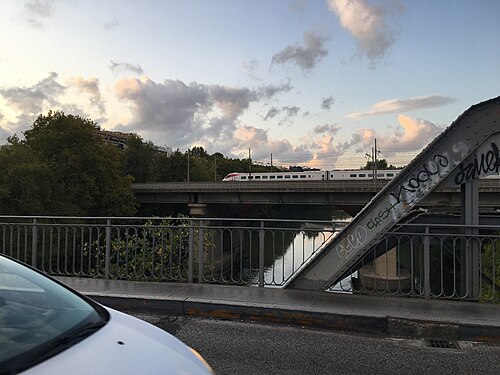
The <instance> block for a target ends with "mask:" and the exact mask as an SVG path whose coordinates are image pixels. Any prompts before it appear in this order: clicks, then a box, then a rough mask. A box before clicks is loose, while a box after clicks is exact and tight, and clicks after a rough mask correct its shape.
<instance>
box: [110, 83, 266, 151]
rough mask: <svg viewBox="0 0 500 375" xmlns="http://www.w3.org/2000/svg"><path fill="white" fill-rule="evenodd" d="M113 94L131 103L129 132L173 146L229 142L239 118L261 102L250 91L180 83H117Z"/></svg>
mask: <svg viewBox="0 0 500 375" xmlns="http://www.w3.org/2000/svg"><path fill="white" fill-rule="evenodd" d="M115 93H116V95H117V97H118V98H119V99H121V100H124V101H127V102H130V103H131V108H132V114H133V120H132V121H131V122H130V123H129V124H128V127H129V128H132V129H133V130H141V131H143V130H146V131H149V132H151V133H154V134H156V135H157V136H161V137H162V138H163V139H164V141H165V142H168V143H169V144H172V145H177V146H184V145H188V144H189V143H190V142H193V141H198V140H204V141H207V142H212V141H228V140H230V139H231V137H232V136H233V133H234V131H235V129H236V127H237V120H238V119H239V117H240V116H241V115H242V114H243V112H244V111H245V110H247V109H248V107H249V106H250V103H252V102H256V101H258V100H260V99H261V98H262V97H260V96H259V91H257V90H253V89H250V88H233V87H226V86H221V85H204V84H201V83H196V82H193V83H190V84H189V85H187V84H185V83H184V82H182V81H180V80H165V81H164V82H162V83H156V82H154V81H152V80H151V79H148V78H142V79H123V80H120V81H118V82H117V84H116V85H115Z"/></svg>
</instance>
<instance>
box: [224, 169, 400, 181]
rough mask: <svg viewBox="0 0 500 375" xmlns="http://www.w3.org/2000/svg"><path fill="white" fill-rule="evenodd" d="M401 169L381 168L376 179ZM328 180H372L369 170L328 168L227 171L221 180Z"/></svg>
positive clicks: (384, 178)
mask: <svg viewBox="0 0 500 375" xmlns="http://www.w3.org/2000/svg"><path fill="white" fill-rule="evenodd" d="M400 172H401V169H383V170H379V171H377V179H379V180H391V179H393V178H394V177H395V176H396V175H397V174H398V173H400ZM285 180H286V181H308V180H309V181H325V180H327V181H330V180H336V181H338V180H373V171H371V170H360V169H357V170H330V171H326V170H325V171H305V172H265V173H239V172H233V173H229V174H228V175H227V176H226V177H224V178H223V179H222V181H285Z"/></svg>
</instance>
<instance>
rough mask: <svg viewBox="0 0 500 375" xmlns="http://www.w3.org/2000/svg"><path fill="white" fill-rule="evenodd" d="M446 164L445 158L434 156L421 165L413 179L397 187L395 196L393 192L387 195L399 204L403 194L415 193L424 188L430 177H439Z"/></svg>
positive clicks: (446, 159) (447, 162)
mask: <svg viewBox="0 0 500 375" xmlns="http://www.w3.org/2000/svg"><path fill="white" fill-rule="evenodd" d="M448 164H449V161H448V158H447V157H446V156H443V155H434V157H433V158H432V160H431V161H428V162H427V163H424V164H423V165H422V167H421V169H420V170H419V171H418V172H417V173H416V174H415V175H414V177H411V178H409V179H408V180H407V181H406V182H404V183H402V184H401V185H400V186H399V191H398V193H397V194H395V193H394V192H390V193H389V194H390V195H392V196H393V197H394V198H396V204H398V203H401V201H402V199H401V196H402V195H403V194H405V193H407V192H409V193H415V192H416V191H419V190H420V189H421V187H422V186H425V184H426V182H427V181H429V180H431V178H432V176H435V175H439V174H440V172H441V170H442V169H443V168H446V167H447V166H448ZM406 203H408V202H406ZM410 203H411V202H410Z"/></svg>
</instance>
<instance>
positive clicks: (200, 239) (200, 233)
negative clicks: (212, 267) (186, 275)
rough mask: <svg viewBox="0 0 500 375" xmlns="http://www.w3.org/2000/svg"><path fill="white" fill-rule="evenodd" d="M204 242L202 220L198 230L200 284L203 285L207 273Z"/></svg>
mask: <svg viewBox="0 0 500 375" xmlns="http://www.w3.org/2000/svg"><path fill="white" fill-rule="evenodd" d="M204 246H205V244H204V241H203V220H200V226H199V229H198V283H200V284H201V283H203V276H204V272H205V256H204V251H203V250H204Z"/></svg>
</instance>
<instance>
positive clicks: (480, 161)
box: [455, 142, 500, 185]
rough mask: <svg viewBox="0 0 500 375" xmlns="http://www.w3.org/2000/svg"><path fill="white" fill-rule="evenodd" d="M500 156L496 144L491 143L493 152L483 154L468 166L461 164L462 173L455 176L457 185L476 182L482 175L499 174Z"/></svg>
mask: <svg viewBox="0 0 500 375" xmlns="http://www.w3.org/2000/svg"><path fill="white" fill-rule="evenodd" d="M499 154H500V153H499V150H498V146H497V145H496V144H495V142H491V150H488V152H486V153H484V154H481V156H479V158H478V157H475V158H474V160H473V161H472V162H470V163H469V164H467V165H463V164H460V166H459V169H460V172H458V173H457V175H456V176H455V183H456V184H457V185H461V184H463V183H466V182H468V181H471V180H474V179H475V178H476V177H479V176H481V174H487V173H488V172H493V171H494V172H495V173H498V171H499V169H500V155H499Z"/></svg>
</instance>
